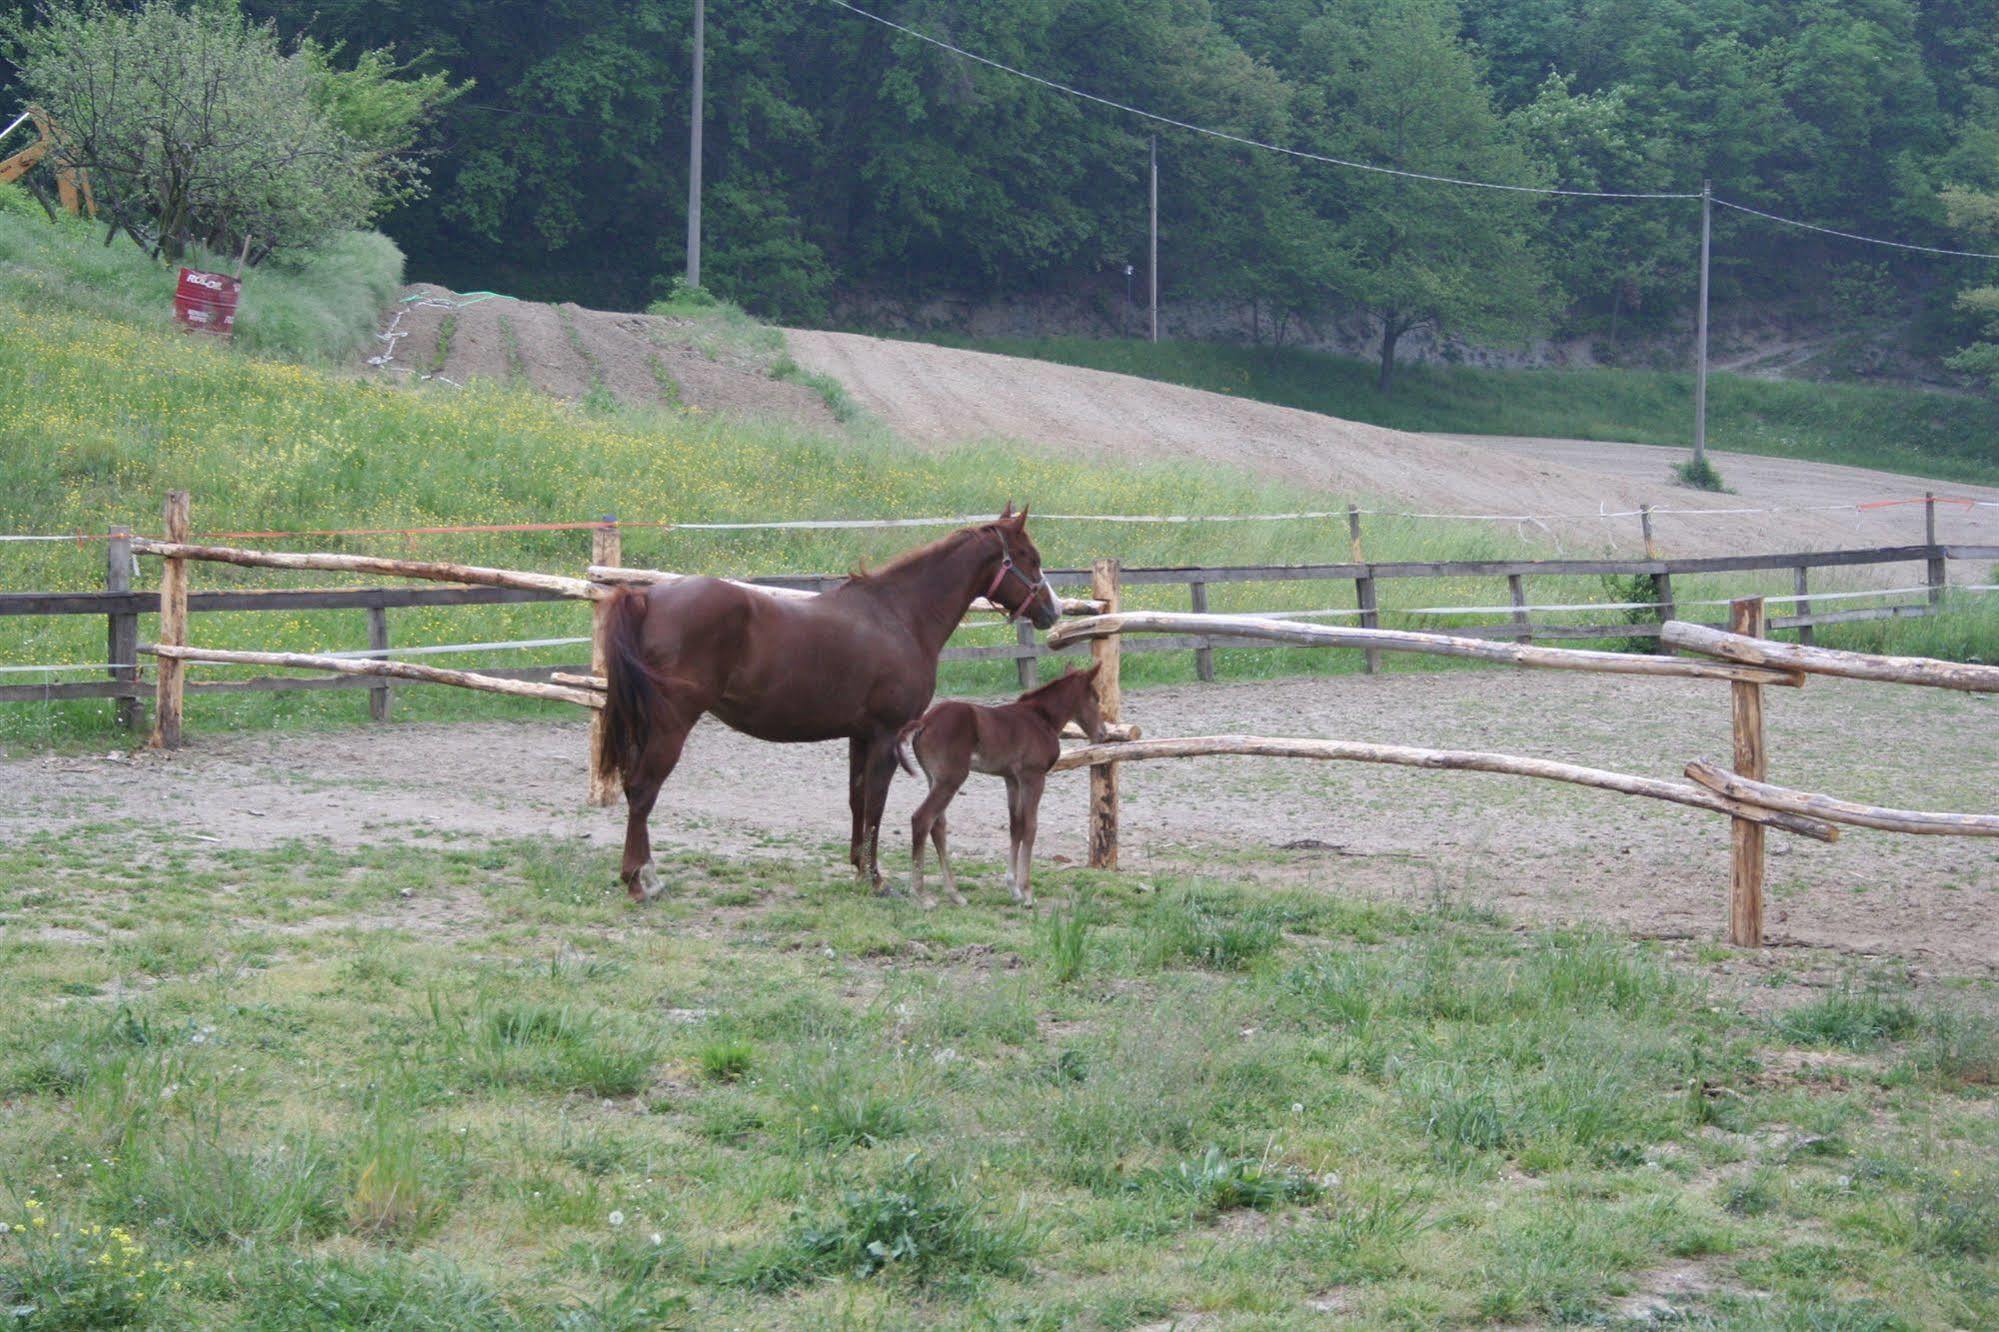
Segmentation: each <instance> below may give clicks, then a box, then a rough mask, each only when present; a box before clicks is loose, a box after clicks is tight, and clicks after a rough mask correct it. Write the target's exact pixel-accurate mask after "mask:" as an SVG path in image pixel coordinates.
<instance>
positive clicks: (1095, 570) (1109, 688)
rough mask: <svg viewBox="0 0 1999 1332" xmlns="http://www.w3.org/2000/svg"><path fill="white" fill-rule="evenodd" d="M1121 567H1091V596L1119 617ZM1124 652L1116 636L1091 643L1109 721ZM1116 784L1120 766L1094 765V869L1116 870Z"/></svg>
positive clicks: (1104, 563)
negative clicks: (1119, 572) (1119, 573)
mask: <svg viewBox="0 0 1999 1332" xmlns="http://www.w3.org/2000/svg"><path fill="white" fill-rule="evenodd" d="M1118 567H1119V566H1118V562H1117V561H1116V560H1105V559H1100V560H1095V561H1093V562H1092V563H1091V565H1090V595H1091V596H1092V597H1094V598H1095V599H1096V600H1098V601H1101V602H1103V603H1104V614H1106V615H1116V614H1117V613H1118V610H1119V607H1120V603H1121V600H1122V598H1121V597H1120V595H1119V586H1118V583H1119V579H1118ZM1123 651H1124V640H1123V638H1121V637H1120V636H1119V635H1117V634H1109V635H1106V636H1105V637H1103V638H1093V639H1091V640H1090V659H1091V661H1092V662H1093V663H1094V664H1095V665H1096V667H1097V679H1096V683H1095V685H1094V687H1093V692H1094V693H1095V694H1096V696H1097V709H1098V711H1100V712H1101V713H1102V714H1103V718H1104V720H1105V721H1107V722H1114V721H1117V720H1119V717H1118V710H1119V707H1120V704H1121V703H1122V700H1123V696H1124V689H1123V685H1122V682H1121V681H1120V679H1119V671H1120V669H1121V665H1122V658H1123ZM1117 782H1118V765H1117V764H1115V763H1095V764H1092V765H1091V766H1090V868H1091V869H1102V870H1114V869H1116V868H1117V832H1118V827H1117V825H1118V794H1117Z"/></svg>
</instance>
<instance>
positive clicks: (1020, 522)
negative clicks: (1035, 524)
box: [1013, 504, 1027, 532]
mask: <svg viewBox="0 0 1999 1332" xmlns="http://www.w3.org/2000/svg"><path fill="white" fill-rule="evenodd" d="M1013 527H1014V530H1015V531H1016V532H1019V531H1024V530H1025V529H1026V527H1027V506H1026V505H1025V504H1023V505H1021V506H1020V512H1019V513H1017V514H1015V515H1014V516H1013Z"/></svg>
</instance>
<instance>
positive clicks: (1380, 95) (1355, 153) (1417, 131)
mask: <svg viewBox="0 0 1999 1332" xmlns="http://www.w3.org/2000/svg"><path fill="white" fill-rule="evenodd" d="M1455 29H1456V12H1455V10H1454V9H1453V8H1452V7H1451V6H1450V5H1449V4H1448V3H1446V2H1445V0H1367V3H1363V4H1357V5H1347V6H1342V7H1341V8H1340V9H1338V10H1337V11H1329V12H1328V13H1327V14H1326V15H1325V16H1324V17H1322V18H1320V19H1318V20H1316V21H1314V22H1312V23H1310V24H1308V25H1307V26H1306V28H1305V30H1304V32H1303V34H1302V38H1301V40H1300V42H1299V43H1298V52H1297V59H1296V68H1295V71H1294V77H1296V78H1298V79H1300V80H1301V81H1302V83H1303V88H1302V90H1301V98H1300V100H1301V111H1300V119H1301V120H1302V121H1303V122H1304V123H1305V124H1306V125H1307V126H1308V128H1309V129H1310V130H1311V131H1312V142H1313V146H1314V147H1316V148H1319V149H1320V150H1321V151H1323V152H1327V153H1329V154H1331V155H1333V156H1337V157H1342V158H1347V159H1350V160H1358V161H1364V162H1371V163H1378V164H1380V165H1384V166H1393V167H1397V168H1401V169H1403V170H1407V171H1418V172H1425V173H1429V174H1433V175H1442V176H1451V177H1457V178H1461V179H1464V178H1469V179H1477V180H1488V181H1499V182H1507V183H1513V184H1522V185H1540V184H1545V183H1546V182H1547V180H1548V171H1547V169H1546V168H1545V167H1544V166H1542V165H1541V164H1539V163H1537V162H1536V161H1534V160H1533V159H1532V158H1531V157H1530V156H1529V155H1528V154H1527V152H1526V151H1525V150H1524V149H1523V148H1522V146H1521V145H1520V143H1519V142H1518V141H1517V140H1516V138H1515V137H1514V135H1513V133H1512V131H1511V130H1510V128H1509V127H1508V126H1507V124H1506V123H1505V121H1504V120H1503V119H1502V118H1501V116H1500V115H1499V114H1498V112H1497V111H1496V110H1495V109H1494V108H1493V105H1492V99H1491V97H1490V95H1489V94H1488V93H1487V91H1486V89H1485V86H1484V84H1483V83H1482V82H1481V81H1480V78H1479V70H1478V66H1477V63H1476V61H1475V60H1474V58H1473V56H1472V53H1471V52H1470V50H1469V49H1467V48H1466V47H1465V45H1464V44H1463V43H1462V42H1461V41H1460V40H1459V39H1458V38H1457V37H1456V36H1455ZM1313 180H1314V190H1313V193H1314V194H1315V196H1316V199H1317V203H1318V208H1319V211H1320V212H1321V213H1322V214H1323V215H1325V216H1328V217H1331V218H1334V219H1336V220H1337V224H1338V225H1337V227H1336V230H1335V234H1336V236H1337V244H1338V247H1339V249H1340V251H1341V252H1343V253H1344V254H1345V255H1346V256H1347V263H1346V264H1345V271H1344V273H1343V274H1342V275H1341V276H1340V277H1338V278H1337V279H1336V280H1335V283H1334V285H1335V286H1336V288H1337V289H1339V290H1340V291H1341V293H1342V294H1343V295H1344V296H1345V298H1346V299H1347V300H1349V301H1350V302H1352V303H1353V304H1355V305H1357V306H1359V307H1361V308H1362V309H1364V310H1366V311H1367V312H1368V313H1369V314H1370V315H1372V316H1373V318H1374V321H1375V324H1376V327H1377V328H1378V330H1379V337H1380V344H1379V346H1380V352H1379V363H1380V368H1379V372H1378V374H1377V378H1376V382H1377V385H1378V386H1379V388H1380V389H1381V391H1382V392H1383V393H1386V392H1389V391H1390V390H1391V388H1392V387H1393V384H1394V376H1395V354H1396V347H1397V344H1398V343H1399V342H1400V341H1401V339H1402V338H1403V337H1404V336H1406V335H1407V334H1408V333H1410V332H1411V331H1413V330H1416V329H1431V330H1434V331H1439V332H1442V331H1451V332H1459V333H1469V334H1473V335H1477V336H1484V337H1492V338H1499V337H1508V336H1521V335H1524V334H1527V333H1529V332H1531V331H1532V330H1534V329H1536V328H1538V327H1540V326H1541V325H1542V324H1543V323H1544V322H1545V321H1546V319H1547V317H1548V314H1549V312H1550V311H1551V309H1552V308H1553V292H1552V291H1551V289H1550V285H1549V282H1548V274H1547V266H1546V264H1545V262H1544V261H1543V259H1542V256H1541V254H1540V252H1539V250H1538V248H1537V245H1536V237H1537V235H1538V233H1539V231H1540V227H1541V219H1540V216H1539V201H1538V200H1537V199H1536V198H1535V196H1532V195H1527V194H1519V193H1514V192H1511V191H1501V190H1484V189H1473V188H1467V187H1465V186H1459V185H1445V184H1436V183H1430V182H1425V181H1417V180H1410V179H1406V178H1401V177H1393V176H1384V175H1378V174H1372V173H1362V172H1356V171H1352V170H1348V169H1342V168H1336V167H1326V168H1321V169H1319V170H1318V171H1317V172H1316V173H1315V175H1314V177H1313Z"/></svg>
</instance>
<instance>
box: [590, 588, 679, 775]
mask: <svg viewBox="0 0 1999 1332" xmlns="http://www.w3.org/2000/svg"><path fill="white" fill-rule="evenodd" d="M645 618H646V595H645V593H644V591H642V590H640V589H638V588H632V587H621V588H619V589H617V590H616V591H615V592H613V593H612V594H611V597H610V601H609V607H608V609H607V611H606V613H605V616H604V713H603V716H604V725H603V728H602V729H601V730H600V731H599V732H598V734H597V766H598V767H599V768H600V769H601V770H603V771H605V772H609V773H613V774H622V775H623V776H625V777H627V778H630V777H631V776H632V775H633V774H634V773H635V772H637V771H638V767H639V760H640V756H642V755H643V754H644V753H645V751H646V745H647V744H648V743H649V742H650V741H651V740H652V737H653V734H654V732H655V731H656V730H659V729H661V728H663V727H667V726H672V725H675V724H677V723H678V721H679V716H678V714H679V709H678V708H677V707H676V706H675V704H674V701H673V699H672V697H671V696H670V695H669V692H668V690H669V688H670V687H671V686H673V685H676V684H679V683H681V682H680V681H677V680H674V679H672V678H670V677H668V676H664V675H661V674H660V673H659V672H658V671H656V670H654V669H653V668H652V667H651V666H650V665H648V664H647V663H646V660H645V655H644V652H643V650H642V648H641V647H640V643H639V635H640V631H641V629H642V628H643V627H644V625H645Z"/></svg>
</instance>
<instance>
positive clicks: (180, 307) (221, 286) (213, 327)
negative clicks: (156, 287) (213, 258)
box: [174, 268, 243, 337]
mask: <svg viewBox="0 0 1999 1332" xmlns="http://www.w3.org/2000/svg"><path fill="white" fill-rule="evenodd" d="M242 292H243V283H242V281H241V279H238V278H233V277H230V276H229V275H228V274H227V273H204V272H202V271H201V270H200V269H198V268H183V269H181V271H180V285H179V286H177V287H175V288H174V318H175V319H178V320H179V321H180V322H181V323H183V324H186V325H187V326H188V327H189V328H190V329H193V330H196V331H198V332H202V333H220V334H222V335H223V336H224V337H227V336H229V335H230V334H231V333H233V332H235V331H236V298H237V297H238V296H240V295H242Z"/></svg>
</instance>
